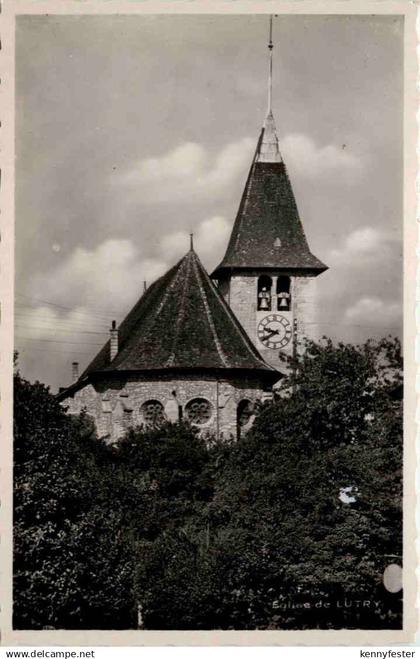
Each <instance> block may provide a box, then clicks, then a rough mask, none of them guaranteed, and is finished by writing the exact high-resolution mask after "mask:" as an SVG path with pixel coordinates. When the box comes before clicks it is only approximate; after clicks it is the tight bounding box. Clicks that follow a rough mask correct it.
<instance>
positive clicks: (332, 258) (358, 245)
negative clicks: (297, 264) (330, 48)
mask: <svg viewBox="0 0 420 659" xmlns="http://www.w3.org/2000/svg"><path fill="white" fill-rule="evenodd" d="M395 253H396V245H395V240H392V239H391V238H390V237H389V236H388V235H387V234H386V233H385V232H383V231H380V230H379V229H375V228H373V227H370V226H365V227H360V228H358V229H355V230H354V231H352V232H351V233H349V234H348V236H347V237H346V238H345V240H344V242H343V244H342V246H341V247H338V248H336V249H331V250H330V252H329V254H328V260H329V262H330V263H335V264H337V265H340V264H347V263H349V262H350V263H354V262H355V260H357V261H359V262H360V261H362V260H366V259H368V260H369V261H371V260H372V259H373V258H378V259H382V260H384V259H387V258H389V257H390V256H391V255H395Z"/></svg>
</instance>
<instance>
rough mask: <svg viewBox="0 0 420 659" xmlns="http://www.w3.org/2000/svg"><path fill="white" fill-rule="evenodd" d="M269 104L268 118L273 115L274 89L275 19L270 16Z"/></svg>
mask: <svg viewBox="0 0 420 659" xmlns="http://www.w3.org/2000/svg"><path fill="white" fill-rule="evenodd" d="M268 52H269V58H268V104H267V116H268V115H269V114H271V95H272V89H273V17H272V16H270V32H269V37H268Z"/></svg>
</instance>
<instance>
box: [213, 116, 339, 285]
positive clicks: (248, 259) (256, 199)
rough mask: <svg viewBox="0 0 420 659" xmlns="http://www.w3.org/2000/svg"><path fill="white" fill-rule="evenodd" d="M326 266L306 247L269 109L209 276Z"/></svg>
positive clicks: (314, 271) (315, 270) (317, 269)
mask: <svg viewBox="0 0 420 659" xmlns="http://www.w3.org/2000/svg"><path fill="white" fill-rule="evenodd" d="M236 268H242V269H267V268H275V269H280V270H281V269H285V270H299V271H302V270H303V271H306V272H308V273H309V272H310V273H311V274H320V273H321V272H323V271H324V270H327V266H326V265H324V263H322V262H321V261H320V260H319V259H317V258H316V257H315V256H314V255H313V254H312V253H311V252H310V250H309V246H308V243H307V240H306V237H305V233H304V231H303V227H302V223H301V220H300V217H299V212H298V209H297V205H296V200H295V197H294V194H293V190H292V186H291V184H290V180H289V177H288V174H287V171H286V167H285V164H284V162H283V160H282V158H281V155H280V151H279V147H278V139H277V134H276V127H275V123H274V117H273V115H272V113H271V110H270V111H269V113H268V115H267V117H266V120H265V124H264V127H263V129H262V131H261V134H260V138H259V140H258V144H257V149H256V152H255V156H254V159H253V162H252V165H251V169H250V172H249V175H248V180H247V182H246V185H245V190H244V193H243V195H242V199H241V203H240V205H239V210H238V214H237V216H236V220H235V224H234V226H233V230H232V234H231V237H230V240H229V244H228V247H227V250H226V254H225V256H224V258H223V260H222V262H221V263H220V265H219V266H218V267H217V268H216V270H215V271H214V272H213V274H212V277H214V278H216V279H217V278H218V277H219V276H221V275H223V273H224V272H225V271H226V270H230V269H236Z"/></svg>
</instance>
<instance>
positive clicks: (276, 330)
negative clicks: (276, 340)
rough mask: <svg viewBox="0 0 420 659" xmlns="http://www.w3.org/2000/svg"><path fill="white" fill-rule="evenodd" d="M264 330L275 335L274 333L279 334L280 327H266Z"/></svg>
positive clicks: (270, 334)
mask: <svg viewBox="0 0 420 659" xmlns="http://www.w3.org/2000/svg"><path fill="white" fill-rule="evenodd" d="M264 332H268V335H269V336H273V334H279V330H278V329H268V328H267V327H265V328H264Z"/></svg>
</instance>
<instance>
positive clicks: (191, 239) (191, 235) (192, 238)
mask: <svg viewBox="0 0 420 659" xmlns="http://www.w3.org/2000/svg"><path fill="white" fill-rule="evenodd" d="M190 250H191V252H193V251H194V234H193V233H190Z"/></svg>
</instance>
